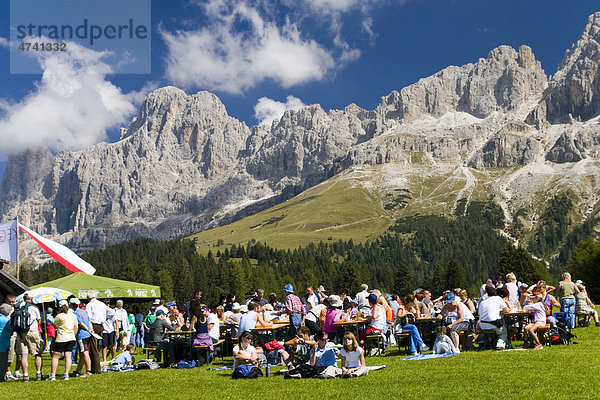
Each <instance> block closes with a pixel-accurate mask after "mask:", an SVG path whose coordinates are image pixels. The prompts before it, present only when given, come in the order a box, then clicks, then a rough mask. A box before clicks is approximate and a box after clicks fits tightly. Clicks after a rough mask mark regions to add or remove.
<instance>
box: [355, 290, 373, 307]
mask: <svg viewBox="0 0 600 400" xmlns="http://www.w3.org/2000/svg"><path fill="white" fill-rule="evenodd" d="M369 294H370V293H369V292H367V291H366V290H363V291H362V292H359V293H357V294H356V304H357V306H358V308H359V309H361V308H364V307H369V300H367V297H369Z"/></svg>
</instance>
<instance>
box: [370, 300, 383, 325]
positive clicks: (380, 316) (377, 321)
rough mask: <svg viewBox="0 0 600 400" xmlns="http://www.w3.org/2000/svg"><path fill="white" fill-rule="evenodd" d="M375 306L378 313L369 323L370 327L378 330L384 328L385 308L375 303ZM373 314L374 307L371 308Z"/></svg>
mask: <svg viewBox="0 0 600 400" xmlns="http://www.w3.org/2000/svg"><path fill="white" fill-rule="evenodd" d="M375 307H376V308H377V309H378V310H379V313H378V314H377V317H376V318H375V319H374V320H373V321H371V325H369V326H370V327H371V328H375V329H379V330H380V331H383V330H384V329H385V324H386V320H385V308H383V306H382V305H381V304H376V305H375ZM373 314H375V309H373Z"/></svg>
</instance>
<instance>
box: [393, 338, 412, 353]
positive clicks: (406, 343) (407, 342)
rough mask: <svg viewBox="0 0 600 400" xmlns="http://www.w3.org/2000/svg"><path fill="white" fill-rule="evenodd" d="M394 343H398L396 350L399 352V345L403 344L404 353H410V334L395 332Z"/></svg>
mask: <svg viewBox="0 0 600 400" xmlns="http://www.w3.org/2000/svg"><path fill="white" fill-rule="evenodd" d="M396 344H397V345H398V352H400V347H401V346H404V349H405V350H406V353H407V354H408V353H410V334H408V333H396Z"/></svg>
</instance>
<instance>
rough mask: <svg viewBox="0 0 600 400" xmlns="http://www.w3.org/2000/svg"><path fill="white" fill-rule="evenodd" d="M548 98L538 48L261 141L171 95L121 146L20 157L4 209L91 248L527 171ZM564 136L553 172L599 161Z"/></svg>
mask: <svg viewBox="0 0 600 400" xmlns="http://www.w3.org/2000/svg"><path fill="white" fill-rule="evenodd" d="M594 24H595V23H594ZM594 24H592V25H593V26H595V25H594ZM594 29H595V28H590V29H589V31H590V34H589V35H593V34H594V35H595V33H593V32H592V31H594ZM588 53H589V52H588ZM581 65H587V64H585V63H583V64H581ZM599 81H600V80H599ZM546 87H547V79H546V76H545V75H544V72H543V70H542V69H541V66H540V64H539V62H537V61H536V60H535V57H534V56H533V53H532V52H531V49H529V48H528V47H526V46H522V47H521V48H520V49H519V51H518V52H517V51H515V50H514V49H512V48H510V47H507V46H501V47H499V48H497V49H494V50H493V51H491V52H490V54H489V55H488V57H487V58H486V59H480V60H479V61H477V62H476V63H475V64H467V65H464V66H462V67H448V68H446V69H444V70H443V71H441V72H439V73H437V74H435V75H433V76H431V77H428V78H425V79H421V80H420V81H419V82H417V83H415V84H414V85H411V86H409V87H407V88H404V89H402V90H401V91H399V92H396V91H394V92H392V93H391V94H389V95H388V96H385V97H384V98H382V99H381V102H380V104H379V106H378V107H377V108H376V109H375V110H364V109H362V108H360V107H358V106H356V105H350V106H348V107H346V108H345V109H344V110H332V111H329V112H325V111H323V110H322V109H321V107H320V106H319V105H312V106H309V107H306V108H303V109H301V110H298V111H288V112H286V113H285V114H284V115H283V117H282V118H281V119H279V120H276V121H274V122H273V124H272V125H271V126H270V127H265V126H259V127H254V128H253V129H252V130H250V129H249V128H248V127H247V126H246V125H245V124H244V123H242V122H240V121H238V120H236V119H235V118H232V117H230V116H229V115H228V114H227V111H226V109H225V106H224V105H223V104H222V103H221V101H220V100H219V99H218V98H217V97H216V96H215V95H214V94H211V93H207V92H199V93H197V94H194V95H187V94H185V93H184V92H183V91H181V90H179V89H177V88H174V87H166V88H161V89H158V90H156V91H154V92H152V93H151V94H150V95H149V96H148V98H147V99H146V100H145V101H144V102H143V104H142V105H141V107H140V111H139V113H138V115H137V116H136V118H134V119H133V121H132V122H131V124H130V126H129V127H128V128H127V129H124V130H122V132H121V140H120V141H119V142H117V143H111V144H107V143H101V144H98V145H96V146H93V147H90V148H88V149H85V150H83V151H79V152H62V153H59V154H57V155H56V156H53V155H52V154H51V153H50V152H49V151H47V150H36V151H30V152H28V153H25V154H22V155H17V156H13V157H12V158H11V159H10V161H9V165H8V167H7V170H6V173H5V177H4V180H3V182H2V188H1V191H0V208H1V210H0V211H2V212H3V213H4V214H7V215H9V216H16V215H19V216H20V218H21V220H22V221H24V223H25V224H28V225H30V226H31V227H32V228H33V229H35V230H37V231H38V232H40V233H42V234H44V235H48V236H51V237H55V238H56V237H60V240H61V241H62V242H63V243H65V242H66V244H67V245H69V246H71V247H72V248H74V249H78V250H90V249H93V248H98V247H104V246H106V245H110V244H113V243H117V242H121V241H124V240H132V239H134V238H136V237H139V236H150V237H154V238H158V239H166V238H173V237H179V236H182V235H186V234H190V233H193V232H196V231H199V230H202V229H206V228H208V227H211V226H216V225H220V224H224V223H228V222H231V221H232V220H234V219H236V218H241V217H243V216H245V215H248V213H254V212H258V211H260V210H261V209H264V208H266V207H268V206H272V205H274V204H276V203H277V202H281V201H283V200H286V199H287V198H289V197H291V196H293V195H295V194H297V193H299V192H300V191H301V190H303V189H306V188H308V187H311V186H313V185H315V184H317V183H319V182H321V181H323V180H325V179H327V178H328V177H330V176H332V175H333V174H335V173H338V172H340V171H342V170H343V169H345V168H350V167H354V166H361V165H364V164H372V165H374V164H381V163H405V164H406V165H410V164H421V165H425V166H427V165H432V166H435V164H436V163H445V164H446V165H452V164H455V165H456V167H457V168H459V167H460V168H464V166H465V165H467V164H468V165H469V166H471V167H473V168H484V167H505V166H512V165H517V164H519V165H524V164H527V163H530V162H531V161H532V160H534V159H535V157H536V156H539V157H540V158H543V157H544V152H545V151H547V149H544V146H545V144H544V145H542V144H541V143H540V141H539V140H538V139H536V135H537V136H540V135H541V136H543V131H542V129H545V128H540V130H536V129H534V128H531V127H529V126H527V125H525V124H523V123H522V122H519V121H520V120H522V119H523V118H524V117H525V116H526V115H527V113H529V112H530V111H531V108H532V107H533V106H529V104H536V103H538V102H539V101H540V99H541V98H542V93H543V92H544V90H545V89H546ZM590 104H591V103H590ZM527 107H529V108H527ZM538 108H539V107H538ZM563 136H564V138H563ZM563 136H561V138H560V139H559V140H558V141H557V142H556V144H554V147H553V148H552V149H551V150H550V151H549V152H548V156H547V159H548V160H549V161H552V162H557V163H560V162H564V161H569V160H575V158H576V157H599V156H600V144H599V143H598V139H597V138H598V137H599V136H600V135H598V130H597V127H596V126H591V125H586V126H585V127H581V128H578V130H577V131H576V132H575V131H574V132H570V133H568V134H566V133H565V134H564V135H563ZM432 173H435V172H432Z"/></svg>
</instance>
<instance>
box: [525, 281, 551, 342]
mask: <svg viewBox="0 0 600 400" xmlns="http://www.w3.org/2000/svg"><path fill="white" fill-rule="evenodd" d="M523 310H524V311H527V312H530V313H533V322H532V323H529V324H527V325H525V326H524V327H523V348H524V349H526V348H527V347H528V345H529V343H528V336H531V337H532V338H533V340H535V342H536V346H535V347H534V350H541V349H542V344H541V343H540V340H539V338H538V336H537V334H536V333H535V331H536V330H537V329H538V328H540V327H543V326H545V325H546V313H547V312H548V307H547V306H546V304H544V302H543V301H542V294H541V293H540V292H535V293H533V294H532V295H530V296H529V304H525V305H524V306H523Z"/></svg>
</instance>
